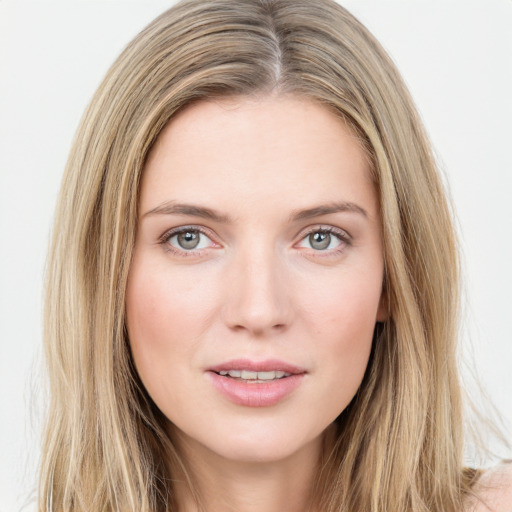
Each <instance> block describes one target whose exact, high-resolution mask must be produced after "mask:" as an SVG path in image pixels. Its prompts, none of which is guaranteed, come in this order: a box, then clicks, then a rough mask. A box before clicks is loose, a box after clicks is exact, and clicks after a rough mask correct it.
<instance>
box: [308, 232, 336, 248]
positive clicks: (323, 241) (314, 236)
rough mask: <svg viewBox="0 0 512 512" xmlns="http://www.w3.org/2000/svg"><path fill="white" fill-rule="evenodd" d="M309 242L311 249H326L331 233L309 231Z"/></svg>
mask: <svg viewBox="0 0 512 512" xmlns="http://www.w3.org/2000/svg"><path fill="white" fill-rule="evenodd" d="M309 243H310V244H311V247H313V249H318V250H323V249H327V247H329V244H330V243H331V235H330V234H329V233H325V232H322V231H317V232H316V233H311V235H309Z"/></svg>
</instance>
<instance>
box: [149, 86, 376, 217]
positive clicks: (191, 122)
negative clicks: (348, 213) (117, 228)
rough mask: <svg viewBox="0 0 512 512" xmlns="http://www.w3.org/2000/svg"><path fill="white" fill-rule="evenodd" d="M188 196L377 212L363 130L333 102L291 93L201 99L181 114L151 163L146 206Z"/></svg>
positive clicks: (162, 138)
mask: <svg viewBox="0 0 512 512" xmlns="http://www.w3.org/2000/svg"><path fill="white" fill-rule="evenodd" d="M177 194H179V195H180V197H174V196H176V195H177ZM181 195H184V196H186V197H185V198H186V199H187V200H190V201H201V202H203V203H204V202H205V201H206V202H208V201H213V202H216V203H217V206H218V202H222V203H223V204H225V205H234V204H235V203H236V202H237V201H236V200H237V198H238V199H239V202H241V203H242V204H240V205H239V206H243V204H247V201H249V200H250V199H252V200H254V201H279V202H280V203H282V204H288V203H289V204H290V205H292V203H296V202H297V201H300V200H303V201H305V202H307V201H312V202H315V201H317V202H329V201H336V200H351V201H353V202H355V201H356V200H357V201H360V202H361V201H362V202H365V203H366V206H367V208H366V209H369V210H370V213H376V211H375V208H376V205H375V204H373V203H374V202H375V201H374V199H375V190H374V186H373V183H372V180H371V175H370V168H369V163H368V159H367V156H366V153H365V152H364V150H363V149H362V147H361V143H360V141H359V139H358V138H357V136H356V135H355V134H354V132H353V131H352V130H351V129H350V128H349V127H348V126H347V124H346V122H345V121H344V120H343V119H341V118H340V117H338V116H336V115H335V114H334V113H332V112H331V111H330V110H329V109H328V108H326V107H324V106H322V105H320V104H318V103H316V102H314V101H312V100H308V99H304V98H298V97H290V96H273V97H261V98H246V97H242V98H240V97H237V98H224V99H217V100H208V101H200V102H197V103H195V104H193V105H190V106H189V107H187V108H185V109H184V110H183V111H181V112H180V113H179V114H177V115H176V116H174V117H173V118H172V119H171V120H170V122H169V123H168V124H167V126H166V127H165V129H164V130H163V131H162V133H161V134H160V136H159V137H158V139H157V141H156V143H155V145H154V147H153V148H152V150H151V153H150V155H149V158H148V161H147V163H146V167H145V169H144V174H143V180H142V190H141V207H142V209H144V208H145V207H148V208H150V207H152V206H153V207H154V204H153V203H155V202H158V201H167V200H169V199H179V200H182V199H183V198H182V197H181ZM249 202H250V201H249ZM370 203H372V204H370ZM261 204H262V203H260V206H261ZM369 206H371V207H370V208H369ZM372 210H374V211H373V212H372Z"/></svg>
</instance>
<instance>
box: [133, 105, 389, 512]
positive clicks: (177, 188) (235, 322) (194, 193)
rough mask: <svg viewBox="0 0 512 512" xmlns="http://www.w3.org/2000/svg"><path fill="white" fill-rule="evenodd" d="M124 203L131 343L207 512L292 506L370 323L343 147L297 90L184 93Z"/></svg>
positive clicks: (358, 185)
mask: <svg viewBox="0 0 512 512" xmlns="http://www.w3.org/2000/svg"><path fill="white" fill-rule="evenodd" d="M179 205H181V206H179ZM184 205H186V206H184ZM139 211H140V216H139V223H138V229H137V237H136V244H135V248H134V255H133V260H132V265H131V269H130V275H129V280H128V289H127V296H126V311H127V327H128V334H129V339H130V344H131V349H132V353H133V357H134V361H135V365H136V368H137V371H138V373H139V375H140V377H141V380H142V382H143V384H144V386H145V387H146V389H147V391H148V393H149V394H150V396H151V397H152V399H153V400H154V402H155V404H156V405H157V406H158V407H159V408H160V410H161V411H162V412H163V413H164V415H165V416H166V417H167V418H168V420H169V432H170V434H171V436H172V438H173V440H174V442H175V444H176V445H177V447H178V450H179V451H180V452H181V453H182V455H183V457H184V459H185V460H186V462H187V464H188V467H189V470H190V471H191V473H192V475H193V478H194V481H195V483H196V485H197V488H198V489H199V491H200V494H201V496H202V497H203V501H204V504H205V505H206V507H207V510H215V511H224V510H226V511H227V510H236V511H239V512H249V511H256V510H257V511H258V512H259V511H261V510H265V511H266V512H274V511H276V512H277V511H280V512H282V511H283V510H287V511H289V512H300V511H304V510H307V509H308V506H309V499H310V495H311V487H312V484H313V482H314V476H315V473H316V471H317V462H318V459H319V456H320V453H321V449H322V442H323V440H324V439H325V436H326V432H328V430H329V426H330V425H332V423H333V421H334V420H335V418H336V417H337V416H338V415H339V414H340V413H341V412H342V411H343V410H344V409H345V407H346V406H347V405H348V403H349V402H350V400H351V399H352V398H353V396H354V394H355V392H356V390H357V388H358V387H359V385H360V383H361V380H362V378H363V375H364V372H365V369H366V366H367V362H368V357H369V354H370V349H371V344H372V336H373V331H374V327H375V324H376V322H378V321H382V320H384V319H385V316H386V307H385V300H384V299H383V297H382V280H383V253H382V240H381V229H380V218H379V207H378V201H377V195H376V191H375V187H374V185H373V183H372V181H371V177H370V168H369V164H368V161H367V159H366V158H365V154H364V152H363V150H362V148H361V147H360V144H359V142H358V140H357V139H356V137H355V136H354V134H353V133H352V132H351V131H350V130H349V129H348V128H347V126H346V124H345V123H344V122H343V121H342V120H341V119H339V118H337V117H336V116H335V115H334V114H332V113H331V112H330V111H328V110H327V109H326V108H325V107H322V106H319V105H317V104H315V103H313V102H311V101H309V100H304V99H298V98H294V97H290V96H268V97H261V98H257V99H254V98H252V99H248V98H233V99H218V100H215V101H213V100H212V101H203V102H199V103H196V104H195V105H192V106H189V107H188V108H187V109H185V110H184V111H182V112H181V113H180V114H178V115H176V116H175V117H174V118H173V119H172V120H171V121H170V122H169V124H168V125H167V127H166V128H165V129H164V131H163V132H162V133H161V134H160V136H159V138H158V140H157V142H156V144H155V146H154V147H153V149H152V151H151V154H150V156H149V158H148V161H147V164H146V167H145V169H144V172H143V178H142V183H141V192H140V208H139ZM244 369H245V370H246V371H250V372H252V373H244V374H243V375H242V374H241V373H240V374H237V373H236V372H241V371H242V370H244ZM230 371H231V374H230V373H227V372H230ZM221 372H222V373H221ZM255 372H260V373H258V374H256V373H255ZM261 372H263V373H261ZM273 372H276V373H273ZM279 372H281V373H279ZM226 373H227V374H226ZM176 489H177V493H178V501H179V505H180V510H186V511H187V512H188V511H194V510H196V508H195V505H194V504H193V502H192V500H191V498H190V496H189V495H188V493H187V491H186V488H185V486H181V485H180V484H176Z"/></svg>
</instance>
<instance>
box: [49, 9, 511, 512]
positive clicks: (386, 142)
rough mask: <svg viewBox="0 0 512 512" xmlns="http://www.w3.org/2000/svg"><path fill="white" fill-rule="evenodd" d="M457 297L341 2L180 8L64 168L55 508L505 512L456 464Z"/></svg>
mask: <svg viewBox="0 0 512 512" xmlns="http://www.w3.org/2000/svg"><path fill="white" fill-rule="evenodd" d="M457 291H458V261H457V253H456V240H455V236H454V233H453V228H452V225H451V221H450V211H449V206H448V205H447V202H446V199H445V196H444V192H443V189H442V186H441V183H440V179H439V176H438V173H437V170H436V166H435V163H434V159H433V156H432V153H431V148H430V145H429V143H428V140H427V137H426V135H425V133H424V131H423V128H422V125H421V122H420V120H419V118H418V115H417V113H416V110H415V108H414V105H413V103H412V101H411V99H410V96H409V94H408V92H407V90H406V88H405V86H404V85H403V82H402V80H401V78H400V76H399V74H398V72H397V71H396V69H395V67H394V65H393V64H392V62H391V61H390V59H389V58H388V56H387V55H386V54H385V52H384V51H383V50H382V48H381V47H380V46H379V44H378V43H377V42H376V41H375V39H374V38H373V37H372V36H371V35H370V34H369V33H368V32H367V30H366V29H365V28H364V27H363V26H361V25H360V24H359V22H357V20H355V19H354V18H353V17H352V16H351V15H350V14H349V13H347V12H346V11H345V10H344V9H343V8H341V7H340V6H338V5H337V4H335V3H333V2H330V1H328V0H326V1H318V2H317V1H315V2H310V1H304V2H301V1H300V2H297V1H291V0H288V1H279V0H276V1H250V2H248V1H245V2H243V1H240V2H234V1H228V0H225V1H220V0H216V1H211V2H204V1H186V2H183V3H180V4H178V5H177V6H176V7H174V8H173V9H171V10H170V11H168V12H167V13H164V14H163V15H162V16H160V17H159V18H157V19H156V20H155V21H154V22H153V23H151V24H150V25H149V26H148V27H147V28H146V29H145V30H144V31H143V32H141V34H139V36H137V37H136V38H135V40H134V41H133V42H132V43H131V44H130V45H129V46H128V47H127V48H126V50H125V51H124V52H123V53H122V55H121V56H120V57H119V59H118V60H117V61H116V63H115V64H114V65H113V67H112V68H111V70H110V71H109V73H108V75H107V77H106V78H105V80H104V81H103V83H102V84H101V86H100V88H99V90H98V91H97V93H96V95H95V97H94V98H93V100H92V102H91V105H90V107H89V109H88V110H87V112H86V114H85V116H84V119H83V121H82V125H81V128H80V130H79V133H78V136H77V139H76V142H75V145H74V147H73V150H72V153H71V155H70V159H69V162H68V168H67V172H66V174H65V177H64V181H63V185H62V192H61V196H60V200H59V207H58V211H57V218H56V225H55V230H54V238H53V244H52V249H51V253H50V259H49V273H48V294H47V299H46V319H47V320H46V348H47V358H48V364H49V369H50V374H51V378H52V383H51V386H52V387H51V392H52V403H51V405H50V417H49V421H48V427H47V437H46V444H45V447H44V450H43V452H44V453H43V464H42V477H41V498H40V508H41V510H59V511H60V510H70V511H71V510H72V511H78V510H95V511H109V510H147V511H158V510H187V511H188V510H191V511H192V510H238V511H244V510H252V509H255V508H256V507H258V509H261V508H264V509H265V510H270V511H272V510H278V509H279V510H283V509H286V510H290V511H302V510H315V511H331V510H332V511H334V510H337V511H339V510H347V511H359V510H360V511H377V510H378V511H382V510H387V511H406V510H407V511H413V510H414V511H421V510H425V511H427V510H430V511H433V510H436V511H438V510H443V511H444V510H446V511H460V510H463V509H464V508H466V509H468V510H471V509H473V508H474V507H486V504H489V505H491V504H492V506H495V508H496V510H505V509H506V508H504V507H506V506H507V503H508V502H507V493H508V499H510V489H508V490H507V485H506V482H505V480H506V478H509V477H507V473H506V472H500V473H499V475H498V476H497V477H492V478H490V480H489V477H488V476H487V478H488V482H487V483H486V482H485V480H481V481H480V484H479V483H478V481H477V480H478V476H479V474H478V473H477V472H475V471H472V470H468V469H464V468H463V464H462V448H463V439H462V412H461V396H460V386H459V382H458V378H457V368H456V361H455V354H456V331H457V310H458V296H457ZM475 482H476V483H475ZM482 482H484V484H482ZM487 488H490V489H491V490H488V489H487ZM492 488H494V490H492ZM500 507H501V508H500ZM481 509H482V510H485V509H486V508H481Z"/></svg>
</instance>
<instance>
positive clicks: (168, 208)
mask: <svg viewBox="0 0 512 512" xmlns="http://www.w3.org/2000/svg"><path fill="white" fill-rule="evenodd" d="M340 212H350V213H357V214H360V215H362V216H363V217H365V218H367V217H368V214H367V213H366V210H365V209H364V208H361V206H359V205H357V204H355V203H351V202H347V201H341V202H337V203H327V204H323V205H319V206H315V207H314V208H307V209H305V210H295V211H293V212H292V213H291V215H290V221H292V222H296V221H300V220H305V219H311V218H314V217H320V216H322V215H329V214H332V213H340ZM149 215H190V216H192V217H201V218H203V219H209V220H212V221H215V222H219V223H223V224H227V223H229V222H231V218H230V217H229V216H228V215H225V214H222V213H220V212H217V211H215V210H213V209H211V208H206V207H204V206H197V205H193V204H186V203H176V202H174V201H166V202H164V203H162V204H160V205H158V206H156V207H155V208H153V209H151V210H149V211H147V212H146V213H144V214H143V215H142V217H143V218H144V217H147V216H149Z"/></svg>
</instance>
